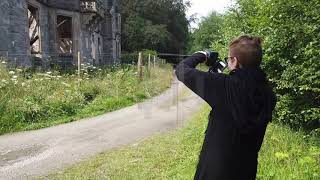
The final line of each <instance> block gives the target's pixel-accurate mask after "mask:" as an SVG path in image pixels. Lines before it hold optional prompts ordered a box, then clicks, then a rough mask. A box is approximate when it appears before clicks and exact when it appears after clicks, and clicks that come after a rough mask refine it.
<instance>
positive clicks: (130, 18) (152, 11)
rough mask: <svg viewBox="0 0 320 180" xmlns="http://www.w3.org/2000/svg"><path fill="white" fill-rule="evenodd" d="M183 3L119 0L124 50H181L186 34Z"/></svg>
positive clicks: (175, 51)
mask: <svg viewBox="0 0 320 180" xmlns="http://www.w3.org/2000/svg"><path fill="white" fill-rule="evenodd" d="M187 6H188V3H184V1H183V0H158V1H153V0H122V20H123V24H122V27H123V34H122V37H123V39H122V47H123V49H124V51H127V52H134V51H137V50H142V49H152V50H156V51H159V52H171V53H179V52H182V51H184V50H185V49H186V47H187V42H188V35H189V34H188V25H189V22H188V19H187V17H186V13H185V12H186V8H187Z"/></svg>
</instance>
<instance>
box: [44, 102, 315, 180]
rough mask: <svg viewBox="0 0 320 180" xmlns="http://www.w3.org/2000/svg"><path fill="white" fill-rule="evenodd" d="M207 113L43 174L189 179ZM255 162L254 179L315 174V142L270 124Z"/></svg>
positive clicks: (301, 177)
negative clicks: (169, 129) (52, 172)
mask: <svg viewBox="0 0 320 180" xmlns="http://www.w3.org/2000/svg"><path fill="white" fill-rule="evenodd" d="M208 112H209V108H208V107H205V108H204V109H203V110H202V111H201V112H200V113H198V114H197V115H195V116H194V117H193V118H192V120H191V121H189V122H188V123H187V125H186V126H185V127H184V128H182V129H179V130H176V131H173V132H170V133H169V134H164V135H157V136H155V137H152V138H148V139H146V140H143V141H141V142H139V143H136V144H133V145H131V146H126V147H122V148H120V149H115V150H112V151H109V152H106V153H103V154H100V155H98V156H97V157H95V158H93V159H92V160H89V161H85V162H82V163H80V164H78V165H75V166H73V167H71V168H69V169H67V170H65V171H64V172H60V173H57V174H53V175H50V176H49V177H46V178H50V179H119V180H120V179H121V180H123V179H181V180H185V179H192V178H193V175H194V173H195V167H196V164H197V161H198V153H199V151H200V148H201V145H202V141H203V137H204V136H203V135H204V131H205V127H206V124H207V115H208ZM259 163H260V164H259V170H258V178H257V179H279V180H280V179H281V180H282V179H306V180H307V179H308V180H309V179H319V177H320V169H319V168H318V166H317V165H319V164H320V147H319V142H316V140H315V139H312V138H310V137H307V138H305V137H304V135H303V134H302V133H300V132H292V131H291V130H290V129H288V128H286V127H282V126H279V125H275V124H270V125H269V127H268V130H267V134H266V137H265V142H264V144H263V147H262V150H261V153H260V157H259Z"/></svg>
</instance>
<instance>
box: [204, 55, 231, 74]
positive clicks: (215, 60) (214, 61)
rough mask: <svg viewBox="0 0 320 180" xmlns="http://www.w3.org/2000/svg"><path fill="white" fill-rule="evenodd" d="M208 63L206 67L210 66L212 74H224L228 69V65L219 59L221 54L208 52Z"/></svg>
mask: <svg viewBox="0 0 320 180" xmlns="http://www.w3.org/2000/svg"><path fill="white" fill-rule="evenodd" d="M206 54H207V61H206V65H207V66H209V67H210V68H209V72H211V73H222V72H223V70H224V69H225V68H226V67H227V63H226V62H224V61H222V60H221V59H220V58H219V53H217V52H212V51H206Z"/></svg>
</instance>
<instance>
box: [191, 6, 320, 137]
mask: <svg viewBox="0 0 320 180" xmlns="http://www.w3.org/2000/svg"><path fill="white" fill-rule="evenodd" d="M319 9H320V3H319V1H317V0H310V1H308V2H306V1H303V0H283V1H278V0H269V1H264V0H237V1H236V4H235V5H234V6H233V7H230V9H229V11H227V12H226V13H225V14H223V15H221V14H217V13H212V14H211V16H210V17H208V18H205V19H204V21H203V22H202V23H201V25H200V29H199V30H196V31H195V32H194V34H193V35H192V37H193V39H194V42H193V43H194V46H193V50H195V49H198V48H202V49H204V48H208V42H211V43H210V46H211V48H212V49H214V50H216V51H219V52H220V54H221V55H222V56H223V57H225V56H227V47H228V44H229V42H230V41H231V40H232V39H233V38H235V37H237V36H240V35H244V34H250V35H256V36H261V37H262V38H263V39H264V62H263V69H264V70H265V71H266V72H267V74H268V75H269V78H270V80H271V82H272V83H273V85H274V87H275V91H276V93H277V96H278V103H277V107H276V111H275V117H274V120H275V121H277V122H280V123H282V124H286V125H289V126H290V127H292V128H294V129H300V128H302V129H304V130H306V131H308V132H311V133H313V134H317V135H319V134H320V133H319V132H320V129H319V127H320V71H319V69H320V61H319V58H320V40H319V37H320V13H319ZM209 29H211V31H208V30H209Z"/></svg>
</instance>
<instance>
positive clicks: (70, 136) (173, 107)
mask: <svg viewBox="0 0 320 180" xmlns="http://www.w3.org/2000/svg"><path fill="white" fill-rule="evenodd" d="M202 104H203V101H202V100H201V99H200V98H199V97H198V96H196V95H195V94H193V93H192V92H191V91H189V90H188V89H187V88H186V87H185V86H184V85H182V84H181V83H180V82H178V81H177V80H176V79H175V80H174V81H173V84H172V86H171V88H170V89H168V90H167V91H166V92H164V93H163V94H161V95H159V96H157V97H154V98H152V99H150V100H147V101H145V102H143V103H139V104H136V105H134V106H131V107H127V108H124V109H121V110H118V111H114V112H111V113H107V114H104V115H101V116H97V117H94V118H87V119H83V120H80V121H76V122H72V123H68V124H63V125H59V126H55V127H50V128H46V129H41V130H35V131H28V132H20V133H14V134H9V135H4V136H0V179H32V178H34V177H38V176H42V175H46V174H48V173H51V172H54V171H57V170H61V169H63V168H65V167H67V166H69V165H71V164H74V163H77V162H79V161H82V160H85V159H88V158H90V157H92V156H94V155H96V154H97V153H100V152H104V151H107V150H109V149H112V148H117V147H120V146H123V145H127V144H130V143H134V142H136V141H139V140H141V139H143V138H146V137H149V136H151V135H154V134H155V133H159V132H165V131H168V130H170V129H174V128H177V127H178V126H180V125H181V124H183V122H184V120H185V119H187V118H188V117H190V115H191V114H192V113H194V112H196V111H198V110H199V108H200V107H201V105H202Z"/></svg>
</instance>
